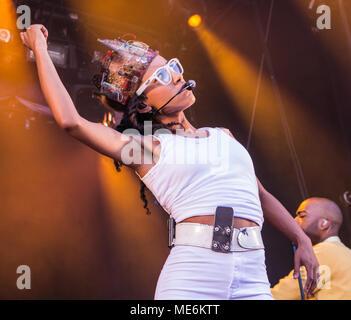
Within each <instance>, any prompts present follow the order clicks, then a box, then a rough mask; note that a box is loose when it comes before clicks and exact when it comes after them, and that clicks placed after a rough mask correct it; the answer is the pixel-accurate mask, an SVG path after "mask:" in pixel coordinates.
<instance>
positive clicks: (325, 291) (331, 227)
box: [271, 198, 351, 300]
mask: <svg viewBox="0 0 351 320" xmlns="http://www.w3.org/2000/svg"><path fill="white" fill-rule="evenodd" d="M295 220H296V222H297V223H298V224H299V225H300V227H301V228H302V229H303V231H304V232H305V233H306V234H307V236H309V238H310V239H311V241H312V244H313V249H314V252H315V254H316V257H317V259H318V262H319V265H320V266H319V281H318V283H317V287H316V289H315V290H314V292H313V297H311V298H310V299H317V300H341V299H347V300H348V299H351V249H349V248H348V247H346V246H345V245H344V244H343V243H342V242H341V240H340V238H339V230H340V227H341V225H342V220H343V216H342V212H341V210H340V208H339V207H338V205H337V204H336V203H335V202H333V201H331V200H329V199H326V198H309V199H307V200H305V201H303V202H302V203H301V204H300V206H299V208H298V209H297V212H296V218H295ZM300 274H301V278H302V282H303V283H304V281H306V270H305V269H304V268H302V269H301V272H300ZM271 290H272V294H273V296H274V298H275V299H277V300H299V299H301V294H300V289H299V283H298V279H295V278H294V270H293V271H291V272H290V273H289V275H287V276H286V277H285V278H283V279H281V280H280V281H279V283H278V284H277V285H276V286H274V287H273V288H272V289H271Z"/></svg>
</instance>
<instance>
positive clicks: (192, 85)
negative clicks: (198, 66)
mask: <svg viewBox="0 0 351 320" xmlns="http://www.w3.org/2000/svg"><path fill="white" fill-rule="evenodd" d="M194 88H196V82H195V80H189V81H187V82H186V83H185V84H184V86H183V88H181V89H180V90H179V91H178V92H177V93H176V94H175V95H174V96H173V97H172V98H171V99H169V100H168V101H167V102H166V103H165V104H164V105H163V106H162V107H161V108H160V109H157V110H156V109H155V110H153V111H152V115H153V116H155V115H156V113H158V112H160V110H161V109H163V108H164V107H165V106H166V105H167V104H169V103H170V102H171V101H172V100H173V99H174V98H175V97H176V96H177V95H178V94H181V93H182V92H183V91H184V90H193V89H194Z"/></svg>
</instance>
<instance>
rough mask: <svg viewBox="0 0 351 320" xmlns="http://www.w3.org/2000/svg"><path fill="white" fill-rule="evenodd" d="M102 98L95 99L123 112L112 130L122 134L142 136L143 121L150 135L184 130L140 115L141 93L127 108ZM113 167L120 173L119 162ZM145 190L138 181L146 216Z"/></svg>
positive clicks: (142, 103) (144, 98)
mask: <svg viewBox="0 0 351 320" xmlns="http://www.w3.org/2000/svg"><path fill="white" fill-rule="evenodd" d="M103 97H104V98H103V99H101V96H100V97H99V96H97V98H100V101H101V102H102V103H103V104H105V105H107V106H108V107H112V108H113V109H115V110H123V116H122V120H121V122H120V124H119V125H117V126H116V127H115V128H114V129H115V130H117V131H119V132H123V131H124V130H126V129H130V128H133V129H136V130H138V131H139V133H140V134H142V135H144V131H145V128H144V121H151V123H152V127H151V129H152V134H154V133H155V131H157V130H158V129H169V130H170V131H171V132H172V134H175V133H176V129H174V128H173V127H174V126H177V125H178V126H181V127H182V128H183V129H184V126H183V125H182V124H181V123H180V122H175V121H172V122H169V123H167V124H164V123H161V122H159V121H157V120H156V119H155V118H154V116H153V113H152V112H146V113H140V112H138V110H137V109H140V110H141V109H144V108H146V107H147V105H146V104H145V103H144V101H145V100H146V96H145V94H144V93H142V94H141V95H140V96H137V95H136V94H134V95H133V97H132V98H131V99H130V101H129V103H128V104H127V106H121V105H120V104H119V103H118V102H117V101H114V100H112V99H109V98H108V97H106V96H103ZM152 110H153V111H156V110H157V109H156V108H155V107H153V106H152ZM114 165H115V168H116V170H117V171H118V172H120V171H121V166H122V165H123V164H122V162H121V161H118V160H114ZM145 188H146V185H145V184H144V182H143V181H142V180H140V198H141V200H142V201H143V203H144V208H145V209H146V214H148V215H149V214H151V211H150V210H149V208H148V201H147V199H146V195H145Z"/></svg>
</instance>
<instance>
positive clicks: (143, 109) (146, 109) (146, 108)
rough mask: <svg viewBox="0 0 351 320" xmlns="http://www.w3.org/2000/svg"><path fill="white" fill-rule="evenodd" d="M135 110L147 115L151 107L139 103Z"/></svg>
mask: <svg viewBox="0 0 351 320" xmlns="http://www.w3.org/2000/svg"><path fill="white" fill-rule="evenodd" d="M137 110H138V112H139V113H148V112H151V111H152V107H151V106H148V105H146V104H145V103H140V104H139V105H138V106H137Z"/></svg>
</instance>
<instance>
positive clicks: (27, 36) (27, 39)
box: [20, 24, 49, 51]
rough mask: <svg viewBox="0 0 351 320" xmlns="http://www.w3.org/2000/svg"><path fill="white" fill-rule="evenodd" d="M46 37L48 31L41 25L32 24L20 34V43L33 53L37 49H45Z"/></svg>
mask: <svg viewBox="0 0 351 320" xmlns="http://www.w3.org/2000/svg"><path fill="white" fill-rule="evenodd" d="M48 36H49V33H48V30H47V29H46V28H45V27H44V26H43V25H42V24H32V25H31V26H30V27H29V28H28V29H27V30H26V31H25V32H21V33H20V37H21V40H22V43H23V44H24V45H25V46H26V47H28V48H29V49H31V50H33V51H35V50H36V49H38V48H45V49H47V43H46V39H47V37H48Z"/></svg>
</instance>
